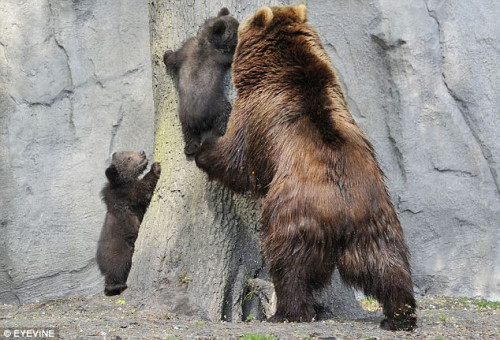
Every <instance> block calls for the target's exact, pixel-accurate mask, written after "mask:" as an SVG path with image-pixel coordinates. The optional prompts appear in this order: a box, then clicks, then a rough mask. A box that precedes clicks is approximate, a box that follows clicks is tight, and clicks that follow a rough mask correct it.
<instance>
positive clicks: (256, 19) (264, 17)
mask: <svg viewBox="0 0 500 340" xmlns="http://www.w3.org/2000/svg"><path fill="white" fill-rule="evenodd" d="M273 16H274V15H273V11H272V10H271V9H270V8H269V7H261V8H259V9H258V10H257V12H255V15H254V16H253V20H252V23H253V24H254V25H255V26H259V27H266V26H268V25H269V24H270V23H271V21H273Z"/></svg>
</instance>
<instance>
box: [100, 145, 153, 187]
mask: <svg viewBox="0 0 500 340" xmlns="http://www.w3.org/2000/svg"><path fill="white" fill-rule="evenodd" d="M147 166H148V159H147V157H146V153H145V152H144V151H142V152H132V151H121V152H115V153H113V156H112V158H111V165H110V166H109V167H108V168H107V169H106V177H107V178H108V180H109V183H110V184H113V185H119V184H124V183H127V182H130V181H132V180H134V179H136V178H137V177H139V175H140V174H142V172H143V171H144V170H145V169H146V167H147Z"/></svg>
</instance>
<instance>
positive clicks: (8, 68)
mask: <svg viewBox="0 0 500 340" xmlns="http://www.w3.org/2000/svg"><path fill="white" fill-rule="evenodd" d="M0 13H2V15H1V17H2V19H1V20H0V183H2V185H1V187H0V206H1V208H0V209H1V210H0V302H10V303H23V302H28V301H34V300H38V299H40V300H41V299H52V298H58V297H62V296H69V295H86V294H94V293H97V292H99V291H101V290H102V284H103V283H102V279H101V277H100V274H99V272H98V270H97V267H96V265H95V261H94V254H95V249H96V243H97V239H98V237H99V233H100V229H101V226H102V222H103V221H104V214H105V207H104V205H103V204H102V203H101V200H100V196H99V192H100V189H101V187H102V186H103V184H104V183H105V176H104V170H105V167H106V162H107V161H108V158H109V157H110V155H111V153H112V152H113V151H116V150H124V149H127V150H128V149H131V150H146V151H147V152H148V153H149V154H151V153H152V148H153V135H154V108H153V100H152V91H151V62H150V47H149V26H148V24H149V20H148V9H147V3H145V2H144V1H140V0H124V1H113V0H106V1H95V0H80V1H76V0H75V1H52V0H41V1H16V0H3V1H1V2H0Z"/></svg>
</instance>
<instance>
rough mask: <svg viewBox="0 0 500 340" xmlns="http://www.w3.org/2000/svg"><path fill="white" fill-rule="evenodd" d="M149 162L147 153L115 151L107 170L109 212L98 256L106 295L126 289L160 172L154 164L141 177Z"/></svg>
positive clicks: (104, 190)
mask: <svg viewBox="0 0 500 340" xmlns="http://www.w3.org/2000/svg"><path fill="white" fill-rule="evenodd" d="M147 165H148V160H147V158H146V154H145V153H144V152H141V153H139V152H126V151H125V152H115V153H114V154H113V157H112V160H111V165H110V166H109V167H108V168H107V169H106V177H107V178H108V181H109V183H107V184H106V186H105V187H104V189H102V198H103V200H104V202H105V203H106V207H107V208H108V212H107V213H106V219H105V221H104V225H103V227H102V231H101V237H100V238H99V243H98V246H97V255H96V259H97V264H98V266H99V269H100V270H101V273H102V274H103V275H104V277H105V287H104V294H106V295H118V294H120V293H121V292H122V291H124V290H125V289H126V288H127V284H126V282H127V277H128V273H129V271H130V266H131V264H132V255H133V254H134V243H135V240H136V239H137V234H138V233H139V226H140V224H141V222H142V218H143V217H144V214H145V213H146V209H147V208H148V205H149V202H150V201H151V196H153V191H154V189H155V186H156V183H157V182H158V178H159V177H160V172H161V167H160V163H153V165H152V166H151V170H150V171H149V172H148V173H147V174H146V175H145V176H144V178H142V179H141V180H140V179H139V178H138V177H139V175H140V174H141V173H142V172H143V171H144V169H146V167H147Z"/></svg>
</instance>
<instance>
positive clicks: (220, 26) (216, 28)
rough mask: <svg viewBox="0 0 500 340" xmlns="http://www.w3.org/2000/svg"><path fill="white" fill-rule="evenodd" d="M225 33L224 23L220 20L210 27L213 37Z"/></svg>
mask: <svg viewBox="0 0 500 340" xmlns="http://www.w3.org/2000/svg"><path fill="white" fill-rule="evenodd" d="M225 31H226V23H225V22H224V21H222V20H219V21H216V22H215V24H214V25H213V26H212V33H213V34H214V35H222V34H224V32H225Z"/></svg>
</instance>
